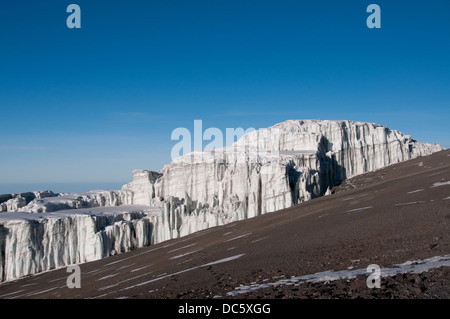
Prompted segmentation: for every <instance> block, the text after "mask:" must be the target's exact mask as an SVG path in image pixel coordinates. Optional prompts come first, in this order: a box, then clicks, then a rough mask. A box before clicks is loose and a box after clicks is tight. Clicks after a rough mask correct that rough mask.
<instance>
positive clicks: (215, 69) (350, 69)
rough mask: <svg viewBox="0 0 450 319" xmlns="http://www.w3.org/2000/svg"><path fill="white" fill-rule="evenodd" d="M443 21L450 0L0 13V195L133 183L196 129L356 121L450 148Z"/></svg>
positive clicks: (182, 0) (283, 1)
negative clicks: (135, 173) (71, 22)
mask: <svg viewBox="0 0 450 319" xmlns="http://www.w3.org/2000/svg"><path fill="white" fill-rule="evenodd" d="M71 3H76V4H78V5H79V6H80V7H81V25H82V28H81V29H68V28H67V26H66V19H67V17H68V15H69V14H68V13H66V8H67V6H68V5H69V4H71ZM371 3H376V4H379V5H380V7H381V11H382V12H381V19H382V22H381V23H382V28H381V29H376V30H375V29H368V28H367V26H366V18H367V16H368V15H369V14H368V13H366V8H367V6H368V5H369V4H371ZM449 17H450V1H446V0H442V1H436V0H428V1H425V0H421V1H417V0H408V1H406V0H395V1H391V0H390V1H386V0H372V1H364V0H342V1H336V0H318V1H300V0H289V1H288V0H276V1H275V0H273V1H264V0H258V1H253V0H251V1H250V0H239V1H237V0H214V1H213V0H208V1H206V0H205V1H197V0H177V1H174V0H164V1H155V0H130V1H125V0H122V1H111V0H110V1H103V0H95V1H85V0H71V1H62V0H52V1H48V0H45V1H44V0H42V1H31V0H28V1H23V0H3V1H2V2H1V3H0V41H1V49H0V117H1V124H0V184H12V183H29V184H30V183H54V182H60V183H74V182H90V183H118V184H120V183H125V182H128V181H129V180H130V179H131V171H132V170H133V169H153V170H159V169H161V168H162V166H163V165H164V164H165V163H168V162H169V161H170V150H171V148H172V146H173V145H174V144H175V143H176V142H174V141H171V139H170V135H171V132H172V130H173V129H175V128H177V127H186V128H189V129H192V128H193V121H194V120H195V119H201V120H203V126H204V127H205V128H207V127H218V128H221V129H225V128H226V127H243V128H249V127H254V128H261V127H267V126H271V125H274V124H276V123H278V122H282V121H285V120H287V119H312V118H314V119H349V120H359V121H368V122H376V123H379V124H383V125H387V126H389V127H390V128H392V129H397V130H400V131H402V132H404V133H407V134H410V135H412V136H413V138H415V139H417V140H420V141H424V142H437V143H440V144H441V145H442V146H444V147H450V136H449V125H450V121H449V120H450V116H449V115H450V111H449V109H450V18H449Z"/></svg>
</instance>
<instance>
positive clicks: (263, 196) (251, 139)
mask: <svg viewBox="0 0 450 319" xmlns="http://www.w3.org/2000/svg"><path fill="white" fill-rule="evenodd" d="M440 150H442V148H441V147H440V146H438V145H434V144H425V143H420V142H417V141H415V140H413V139H412V138H411V136H409V135H404V134H402V133H401V132H399V131H395V130H391V129H389V128H387V127H385V126H382V125H377V124H372V123H364V122H353V121H319V120H290V121H286V122H283V123H280V124H277V125H275V126H272V127H270V128H268V129H263V130H257V131H253V132H250V133H248V134H246V135H244V136H243V137H242V138H241V139H239V140H238V141H237V142H236V143H234V144H233V145H232V146H230V147H226V148H223V149H217V150H214V151H203V152H193V153H190V154H187V155H185V156H182V157H179V158H177V159H175V160H174V161H173V162H172V163H170V164H168V165H166V166H165V167H164V168H163V169H162V170H161V171H160V172H152V171H146V170H137V171H134V172H133V181H132V182H131V183H130V184H127V185H124V187H123V188H122V190H124V191H130V192H132V193H133V203H134V204H143V205H148V204H150V203H151V202H152V200H154V199H155V198H156V199H157V198H163V199H166V198H169V197H171V196H173V197H177V198H179V199H183V200H184V204H183V205H184V206H183V210H184V211H185V212H186V215H183V216H179V217H178V218H179V219H182V220H185V219H189V218H190V216H191V215H192V214H193V213H194V214H196V215H198V214H206V215H208V214H209V213H210V212H214V214H215V215H217V218H218V219H220V220H221V221H222V222H224V223H226V222H229V221H231V220H240V219H244V218H250V217H253V216H257V215H261V214H264V213H268V212H272V211H275V210H279V209H283V208H287V207H290V206H292V205H296V204H298V203H301V202H304V201H307V200H310V199H312V198H315V197H318V196H322V195H324V194H326V193H327V191H328V192H329V189H330V188H331V187H333V186H335V185H337V184H339V183H340V182H342V181H343V180H345V179H346V178H350V177H353V176H355V175H358V174H362V173H365V172H369V171H373V170H377V169H380V168H382V167H385V166H388V165H391V164H394V163H398V162H402V161H405V160H408V159H411V158H415V157H417V156H423V155H429V154H431V153H433V152H436V151H440ZM206 215H205V217H206ZM182 224H184V223H182ZM187 232H189V231H187ZM184 233H186V230H183V229H180V234H184Z"/></svg>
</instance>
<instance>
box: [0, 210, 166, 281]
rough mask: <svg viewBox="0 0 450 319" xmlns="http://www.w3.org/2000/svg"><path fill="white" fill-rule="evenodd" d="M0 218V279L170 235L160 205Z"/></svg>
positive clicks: (15, 215)
mask: <svg viewBox="0 0 450 319" xmlns="http://www.w3.org/2000/svg"><path fill="white" fill-rule="evenodd" d="M41 217H42V216H40V218H38V217H37V215H34V214H29V213H17V212H16V213H6V214H2V215H1V218H0V281H6V280H13V279H16V278H20V277H23V276H26V275H31V274H36V273H39V272H42V271H46V270H50V269H55V268H61V267H65V266H67V265H71V264H79V263H84V262H88V261H93V260H97V259H100V258H104V257H107V256H111V255H115V254H118V253H123V252H127V251H130V250H132V249H135V248H139V247H144V246H148V245H150V244H151V243H157V242H159V241H163V240H167V239H170V237H165V236H166V235H167V234H168V232H167V231H166V229H169V227H168V225H167V223H166V222H165V220H164V219H163V218H162V217H163V216H162V215H161V210H160V209H158V208H151V207H147V206H121V207H99V208H93V209H78V210H76V211H74V210H64V211H59V212H57V213H48V214H45V218H41Z"/></svg>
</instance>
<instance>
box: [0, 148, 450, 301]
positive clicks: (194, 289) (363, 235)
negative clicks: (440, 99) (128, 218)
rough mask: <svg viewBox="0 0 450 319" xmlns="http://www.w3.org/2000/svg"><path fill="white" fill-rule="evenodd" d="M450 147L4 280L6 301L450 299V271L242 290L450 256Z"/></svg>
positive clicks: (2, 295) (2, 294) (1, 291)
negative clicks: (216, 223)
mask: <svg viewBox="0 0 450 319" xmlns="http://www.w3.org/2000/svg"><path fill="white" fill-rule="evenodd" d="M449 198H450V151H443V152H439V153H436V154H433V155H431V156H427V157H421V158H417V159H414V160H410V161H407V162H404V163H400V164H396V165H392V166H389V167H387V168H385V169H383V170H379V171H377V172H373V173H369V174H365V175H361V176H357V177H355V178H353V179H351V180H348V181H347V182H345V183H343V184H341V185H340V186H339V187H337V188H335V189H334V190H333V194H332V195H329V196H325V197H322V198H318V199H314V200H312V201H309V202H306V203H303V204H300V205H298V206H295V207H292V208H289V209H284V210H281V211H278V212H274V213H269V214H265V215H262V216H258V217H254V218H251V219H247V220H243V221H240V222H234V223H231V224H228V225H225V226H221V227H215V228H211V229H208V230H205V231H201V232H198V233H194V234H191V235H189V236H186V237H183V238H179V239H176V240H170V241H167V242H162V243H160V244H157V245H152V246H150V247H145V248H141V249H136V250H134V251H131V252H129V253H125V254H120V255H116V256H112V257H108V258H104V259H102V260H98V261H94V262H89V263H85V264H82V265H80V267H81V288H80V289H69V288H68V287H67V278H68V276H69V274H68V273H67V271H66V269H59V270H55V271H49V272H46V273H42V274H39V275H35V276H29V277H26V278H23V279H20V280H15V281H11V282H6V283H2V284H0V298H4V299H24V298H25V299H34V298H40V299H73V298H74V299H79V298H94V299H115V298H130V299H149V298H150V299H178V298H180V299H182V298H187V299H213V298H215V299H228V298H229V299H233V298H234V299H244V298H247V299H255V298H263V299H277V298H285V299H300V298H307V299H322V298H335V299H350V298H365V299H370V298H396V299H398V298H401V299H427V298H429V299H437V298H442V299H444V298H449V297H450V288H449V287H450V285H449V281H450V270H449V269H450V268H449V267H448V265H447V267H440V268H438V269H431V270H429V271H427V272H423V273H420V274H397V275H394V276H393V277H383V278H382V279H381V287H380V288H374V289H369V288H368V287H367V285H366V280H367V276H366V275H364V274H363V275H360V276H358V277H357V278H356V279H352V280H346V279H341V280H335V281H329V282H326V281H325V282H321V283H308V282H301V283H299V284H297V285H296V284H292V285H276V286H269V287H266V288H261V289H258V290H255V291H252V292H247V293H243V294H237V295H233V292H236V290H238V289H239V287H242V286H246V285H252V284H254V283H256V284H261V283H273V282H277V281H278V280H280V279H283V278H287V279H288V278H291V277H293V276H294V277H295V276H303V275H309V274H316V273H319V272H325V271H330V270H334V271H340V270H348V269H365V268H366V267H367V266H368V265H370V264H377V265H380V267H381V268H389V267H393V265H397V264H402V263H405V262H407V261H414V260H419V259H426V258H432V257H436V256H446V255H449V254H450V232H449V229H450V200H449Z"/></svg>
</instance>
